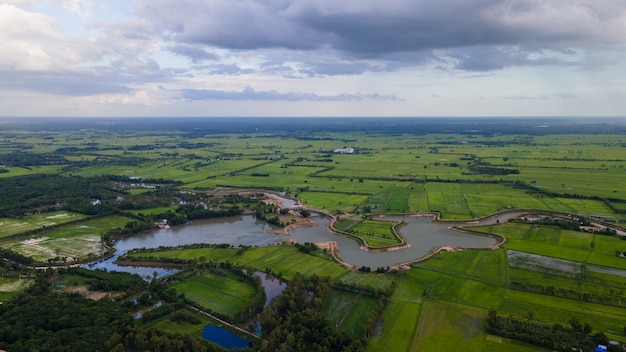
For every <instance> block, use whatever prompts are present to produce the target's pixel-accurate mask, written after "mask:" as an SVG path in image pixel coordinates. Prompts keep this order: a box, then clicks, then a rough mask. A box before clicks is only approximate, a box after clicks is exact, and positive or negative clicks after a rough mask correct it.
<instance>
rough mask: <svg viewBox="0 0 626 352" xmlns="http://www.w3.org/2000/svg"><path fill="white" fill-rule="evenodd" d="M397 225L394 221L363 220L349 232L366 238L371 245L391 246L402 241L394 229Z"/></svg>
mask: <svg viewBox="0 0 626 352" xmlns="http://www.w3.org/2000/svg"><path fill="white" fill-rule="evenodd" d="M395 225H396V223H395V222H392V221H381V220H363V221H361V222H360V223H359V224H358V225H356V226H354V227H353V228H351V229H350V230H348V232H349V233H351V234H353V235H355V236H358V237H360V238H362V239H363V240H365V242H366V243H367V245H368V246H370V247H374V248H376V247H389V246H393V245H398V244H401V243H402V241H401V240H400V238H398V236H397V235H396V234H395V232H394V230H393V227H394V226H395Z"/></svg>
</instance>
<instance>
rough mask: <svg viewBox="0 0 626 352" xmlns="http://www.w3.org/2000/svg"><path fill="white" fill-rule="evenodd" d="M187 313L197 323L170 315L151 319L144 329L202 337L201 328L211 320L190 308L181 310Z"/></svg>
mask: <svg viewBox="0 0 626 352" xmlns="http://www.w3.org/2000/svg"><path fill="white" fill-rule="evenodd" d="M183 312H185V313H187V314H191V315H192V316H193V317H194V318H196V319H197V321H198V323H197V324H191V323H189V322H187V321H181V320H180V319H176V317H175V316H174V317H173V316H172V315H167V316H165V317H162V318H159V319H156V320H153V321H151V322H149V323H147V324H145V325H144V327H145V328H146V329H158V330H161V331H164V332H167V333H170V334H182V335H192V336H196V337H202V329H203V328H204V327H205V326H206V325H208V324H209V323H210V322H211V321H210V320H209V319H208V318H207V317H205V316H204V315H202V314H197V313H195V312H193V311H191V310H183Z"/></svg>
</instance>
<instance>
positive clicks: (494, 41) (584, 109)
mask: <svg viewBox="0 0 626 352" xmlns="http://www.w3.org/2000/svg"><path fill="white" fill-rule="evenodd" d="M0 43H2V46H1V47H0V116H113V117H115V116H294V117H297V116H323V117H324V116H325V117H333V116H590V117H593V116H620V117H622V116H626V1H624V0H549V1H546V0H385V1H381V0H341V1H338V0H204V1H202V0H176V1H174V0H106V1H104V0H101V1H96V0H8V1H2V0H0Z"/></svg>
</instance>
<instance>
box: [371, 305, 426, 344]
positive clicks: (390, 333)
mask: <svg viewBox="0 0 626 352" xmlns="http://www.w3.org/2000/svg"><path fill="white" fill-rule="evenodd" d="M419 315H420V305H419V304H415V303H405V302H397V301H391V302H390V303H389V305H388V306H387V309H385V312H384V313H383V316H382V320H383V321H384V322H385V324H384V325H383V326H382V329H381V330H380V331H378V332H377V334H376V335H375V336H373V337H372V338H371V339H370V341H369V343H368V344H367V349H366V351H372V352H374V351H412V350H415V348H413V347H412V345H413V344H414V339H415V338H414V336H415V330H416V327H417V321H418V317H419Z"/></svg>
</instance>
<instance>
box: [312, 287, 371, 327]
mask: <svg viewBox="0 0 626 352" xmlns="http://www.w3.org/2000/svg"><path fill="white" fill-rule="evenodd" d="M377 303H378V300H377V299H376V298H374V297H370V296H366V295H361V294H354V293H350V292H346V291H339V290H331V292H330V295H329V299H328V301H327V302H326V303H325V305H324V314H325V315H326V316H327V318H328V320H330V322H331V325H333V326H334V327H336V328H338V329H339V330H340V331H343V332H345V333H348V334H354V335H355V336H365V332H366V331H365V329H366V326H365V324H366V323H367V316H368V314H370V312H371V311H372V309H373V308H374V307H375V306H376V304H377Z"/></svg>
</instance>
